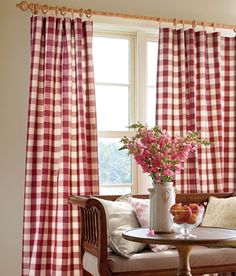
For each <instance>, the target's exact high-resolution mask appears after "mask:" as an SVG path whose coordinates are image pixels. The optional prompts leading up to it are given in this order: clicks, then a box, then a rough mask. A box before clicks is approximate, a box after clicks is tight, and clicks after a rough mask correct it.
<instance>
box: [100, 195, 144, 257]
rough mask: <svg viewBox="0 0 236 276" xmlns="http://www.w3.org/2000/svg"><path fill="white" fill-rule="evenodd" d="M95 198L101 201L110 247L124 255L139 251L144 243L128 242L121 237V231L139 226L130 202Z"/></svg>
mask: <svg viewBox="0 0 236 276" xmlns="http://www.w3.org/2000/svg"><path fill="white" fill-rule="evenodd" d="M96 199H97V200H99V201H100V202H101V203H102V205H103V207H104V209H105V213H106V221H107V237H108V246H109V247H110V249H111V250H114V251H115V252H116V253H117V254H119V255H121V256H124V257H128V255H129V254H131V253H135V252H139V251H141V250H142V249H143V248H144V247H145V244H143V243H136V242H135V243H134V242H130V241H128V240H125V239H124V238H123V237H122V232H123V231H125V230H129V229H131V228H139V227H140V225H139V223H138V220H137V218H136V215H135V213H134V210H133V207H132V206H131V204H130V203H128V202H122V201H110V200H104V199H100V198H96ZM122 227H123V228H122ZM122 229H123V230H122ZM134 244H135V245H134Z"/></svg>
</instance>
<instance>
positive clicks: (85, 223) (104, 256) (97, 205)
mask: <svg viewBox="0 0 236 276" xmlns="http://www.w3.org/2000/svg"><path fill="white" fill-rule="evenodd" d="M235 195H236V194H233V193H218V194H177V195H176V202H182V203H184V204H188V203H190V202H196V203H198V204H203V205H204V206H206V205H207V202H208V199H209V197H210V196H215V197H218V198H227V197H231V196H235ZM97 197H99V198H102V199H106V200H116V199H117V197H118V196H97ZM133 197H137V198H148V195H136V196H133ZM69 202H70V203H71V204H73V205H76V206H78V207H79V208H80V211H81V226H80V227H81V239H80V242H81V247H80V253H81V262H84V261H86V260H85V259H87V262H89V265H88V266H86V268H85V267H84V266H83V275H100V276H108V275H117V276H118V275H119V276H121V275H123V276H124V275H127V276H128V275H143V276H152V275H159V276H162V275H163V276H164V275H165V276H168V275H169V276H171V275H173V276H174V275H177V265H176V266H175V267H168V265H167V267H164V268H163V267H162V268H160V267H159V266H158V262H160V263H162V264H163V262H164V260H166V259H167V258H169V260H170V262H172V263H174V262H175V261H176V264H177V259H178V253H177V251H176V250H175V249H171V250H170V252H169V253H168V252H159V253H154V252H145V253H137V254H135V256H134V257H132V258H130V259H125V258H123V257H121V256H118V255H116V254H115V253H113V252H111V251H110V250H108V246H107V221H106V214H105V210H104V207H103V205H102V204H101V202H100V201H99V200H97V199H96V198H89V197H82V196H76V195H72V196H70V198H69ZM201 250H203V251H201ZM199 252H200V253H199ZM201 252H203V253H204V254H201ZM140 254H143V255H142V256H143V257H144V258H149V256H150V257H152V258H153V254H156V255H155V266H156V267H152V268H151V269H150V266H149V267H145V263H146V264H147V263H148V262H147V261H146V259H145V261H144V262H143V264H142V258H141V259H140V256H139V255H140ZM194 254H195V255H196V256H195V255H194ZM197 254H200V256H201V257H202V258H203V260H204V261H203V262H202V263H201V260H200V261H199V258H200V257H199V255H197ZM214 254H215V255H216V256H217V258H219V259H218V261H217V260H216V262H215V263H214V262H213V263H212V261H209V263H208V262H207V261H206V258H207V257H206V256H208V255H209V257H210V258H213V256H214ZM220 254H222V258H221V257H220ZM227 254H228V255H227ZM192 255H193V257H190V262H191V258H193V262H194V260H196V264H194V263H193V264H191V272H192V274H193V275H202V274H206V273H220V272H230V273H229V275H236V273H234V272H233V271H236V248H208V247H205V248H204V247H203V248H200V249H199V248H198V249H196V252H194V250H193V252H192V254H191V256H192ZM226 256H229V258H228V259H227V257H226ZM231 257H232V260H231ZM194 258H195V259H194ZM224 259H225V261H224ZM229 259H230V260H229ZM219 260H220V261H219ZM131 261H133V262H134V266H135V269H132V268H130V266H129V265H128V264H129V263H130V262H131ZM140 262H141V264H140ZM219 262H220V264H219ZM93 266H95V268H94V267H93ZM126 266H127V270H125V267H126ZM138 266H140V267H141V268H138ZM119 267H122V269H119ZM94 269H95V270H94ZM137 269H138V271H137ZM94 271H95V272H94ZM89 272H90V273H89Z"/></svg>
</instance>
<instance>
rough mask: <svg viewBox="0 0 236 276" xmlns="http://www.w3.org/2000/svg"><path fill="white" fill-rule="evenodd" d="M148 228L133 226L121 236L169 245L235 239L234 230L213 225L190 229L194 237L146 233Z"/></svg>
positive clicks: (235, 233) (209, 242)
mask: <svg viewBox="0 0 236 276" xmlns="http://www.w3.org/2000/svg"><path fill="white" fill-rule="evenodd" d="M148 232H149V230H148V228H134V229H130V230H128V231H126V232H124V233H123V237H124V238H125V239H127V240H130V241H136V242H143V243H148V244H154V243H157V244H169V245H183V244H188V245H207V244H219V243H221V242H224V243H225V242H230V241H232V240H235V241H236V230H233V229H226V228H214V227H196V228H195V229H193V230H192V231H191V233H192V234H194V235H196V236H197V237H196V238H188V239H186V238H181V239H178V238H176V237H175V235H176V233H171V234H159V233H157V234H155V235H154V236H150V235H148Z"/></svg>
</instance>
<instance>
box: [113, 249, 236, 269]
mask: <svg viewBox="0 0 236 276" xmlns="http://www.w3.org/2000/svg"><path fill="white" fill-rule="evenodd" d="M178 260H179V257H178V252H177V250H176V249H168V250H166V251H163V252H158V253H155V252H152V251H144V252H142V253H138V254H133V255H132V256H131V257H130V258H129V259H125V258H122V257H120V256H118V255H116V254H114V253H110V254H109V256H108V261H109V265H110V268H111V270H112V272H128V271H143V270H145V271H146V270H158V269H171V268H173V269H177V268H178ZM235 263H236V249H234V248H208V247H205V246H194V247H193V249H192V252H191V255H190V266H191V268H194V267H199V266H211V265H212V266H214V265H222V264H225V265H226V264H235Z"/></svg>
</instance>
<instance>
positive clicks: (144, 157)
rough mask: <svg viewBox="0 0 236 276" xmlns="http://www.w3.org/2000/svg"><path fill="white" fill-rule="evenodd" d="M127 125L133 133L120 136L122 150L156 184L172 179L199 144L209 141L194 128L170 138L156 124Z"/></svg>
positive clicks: (207, 143)
mask: <svg viewBox="0 0 236 276" xmlns="http://www.w3.org/2000/svg"><path fill="white" fill-rule="evenodd" d="M129 128H130V129H133V130H135V131H136V134H135V135H134V136H133V137H131V138H128V137H126V136H125V137H123V138H122V139H121V142H122V143H123V147H122V148H121V149H122V150H123V149H127V150H128V154H130V155H133V156H134V159H135V161H136V162H137V163H138V164H139V165H140V166H141V167H142V169H143V172H145V173H149V174H150V176H151V177H152V179H153V181H154V182H156V183H157V182H166V181H171V180H172V179H173V177H174V175H175V174H176V173H180V172H181V170H183V169H184V166H183V163H184V162H185V161H186V160H187V159H188V158H189V156H190V155H191V154H192V153H193V152H194V151H195V150H196V148H197V145H198V144H204V145H209V144H210V143H209V142H208V141H207V140H201V139H200V133H199V132H197V131H188V132H187V135H186V136H185V137H182V138H181V137H173V138H171V137H170V136H169V135H168V134H167V132H166V131H165V130H161V129H160V128H159V127H157V126H156V127H153V128H150V129H148V128H147V126H144V125H142V124H140V123H138V124H134V125H132V126H130V127H129Z"/></svg>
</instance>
